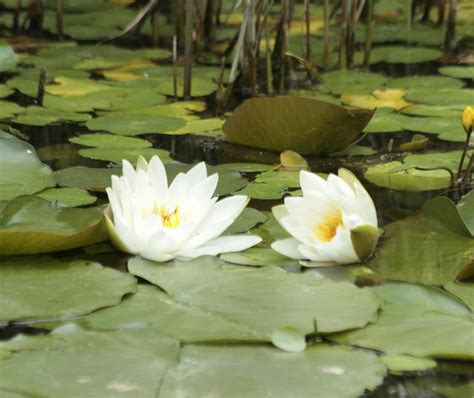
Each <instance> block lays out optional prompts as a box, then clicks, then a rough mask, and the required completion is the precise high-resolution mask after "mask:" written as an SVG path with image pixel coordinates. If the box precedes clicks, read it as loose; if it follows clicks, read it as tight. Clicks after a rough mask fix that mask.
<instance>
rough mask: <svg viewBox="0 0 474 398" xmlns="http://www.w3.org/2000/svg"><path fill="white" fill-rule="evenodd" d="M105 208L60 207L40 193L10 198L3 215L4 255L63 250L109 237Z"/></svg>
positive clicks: (1, 241) (0, 249) (0, 245)
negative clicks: (104, 218)
mask: <svg viewBox="0 0 474 398" xmlns="http://www.w3.org/2000/svg"><path fill="white" fill-rule="evenodd" d="M103 210H104V209H103V207H102V206H101V207H90V208H86V209H75V208H58V207H57V206H55V204H54V203H51V202H49V201H47V200H44V199H41V198H39V197H36V196H21V197H19V198H16V199H13V200H12V201H10V202H9V203H8V204H7V206H6V207H5V208H4V209H3V212H2V214H1V218H0V237H1V239H0V255H14V254H34V253H48V252H55V251H62V250H68V249H73V248H76V247H82V246H87V245H91V244H93V243H97V242H101V241H103V240H105V239H107V233H106V230H105V226H104V224H103V221H102V212H103Z"/></svg>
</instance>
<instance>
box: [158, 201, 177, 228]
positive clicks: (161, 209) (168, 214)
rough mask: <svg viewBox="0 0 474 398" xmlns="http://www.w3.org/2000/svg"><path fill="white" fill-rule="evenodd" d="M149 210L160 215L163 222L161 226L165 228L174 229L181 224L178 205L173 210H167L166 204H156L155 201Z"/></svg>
mask: <svg viewBox="0 0 474 398" xmlns="http://www.w3.org/2000/svg"><path fill="white" fill-rule="evenodd" d="M151 212H152V213H153V214H156V215H157V216H160V217H161V221H162V222H163V226H164V227H165V228H171V229H175V228H178V227H179V225H180V224H181V214H180V212H179V206H176V208H175V209H174V210H169V209H168V208H167V207H166V205H162V206H158V204H157V203H156V202H155V203H154V204H153V208H152V209H151Z"/></svg>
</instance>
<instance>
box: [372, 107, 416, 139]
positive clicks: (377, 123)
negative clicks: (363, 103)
mask: <svg viewBox="0 0 474 398" xmlns="http://www.w3.org/2000/svg"><path fill="white" fill-rule="evenodd" d="M407 109H409V108H407ZM407 118H408V116H404V115H399V114H398V113H387V112H381V111H380V110H377V112H375V114H374V116H373V117H372V119H371V120H370V122H369V124H368V125H367V126H366V127H365V129H364V133H395V132H397V131H402V130H403V127H402V124H403V122H404V121H406V119H407Z"/></svg>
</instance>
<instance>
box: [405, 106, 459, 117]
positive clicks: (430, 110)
mask: <svg viewBox="0 0 474 398" xmlns="http://www.w3.org/2000/svg"><path fill="white" fill-rule="evenodd" d="M401 112H402V113H403V114H406V115H414V116H431V117H438V118H459V114H460V112H459V110H457V109H456V107H454V109H452V108H450V107H449V106H437V105H425V104H415V105H412V106H409V107H408V108H404V109H402V110H401Z"/></svg>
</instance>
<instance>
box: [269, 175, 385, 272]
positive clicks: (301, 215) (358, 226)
mask: <svg viewBox="0 0 474 398" xmlns="http://www.w3.org/2000/svg"><path fill="white" fill-rule="evenodd" d="M300 185H301V189H302V191H303V195H302V197H287V198H285V204H284V205H281V206H276V207H274V208H273V214H274V215H275V217H276V218H277V220H278V222H279V223H280V224H281V225H282V227H283V228H285V229H286V230H287V231H288V232H289V233H290V235H292V238H289V239H283V240H279V241H276V242H274V243H273V244H272V248H273V249H274V250H276V251H277V252H279V253H281V254H283V255H285V256H287V257H290V258H294V259H299V260H309V261H310V262H311V263H309V264H307V265H312V266H325V265H332V264H350V263H355V262H359V261H364V260H366V259H367V258H369V257H370V256H371V255H372V253H373V251H374V249H375V246H376V244H377V241H378V237H379V233H378V228H377V212H376V209H375V205H374V202H373V201H372V198H371V197H370V195H369V194H368V193H367V191H366V190H365V188H364V187H363V186H362V184H361V183H360V181H359V180H358V179H357V178H356V177H355V176H354V175H353V174H352V173H351V172H350V171H348V170H345V169H340V170H339V173H338V176H336V175H334V174H330V175H329V177H328V178H327V180H324V179H323V178H321V177H319V176H318V175H316V174H313V173H310V172H307V171H301V172H300Z"/></svg>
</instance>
